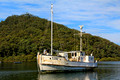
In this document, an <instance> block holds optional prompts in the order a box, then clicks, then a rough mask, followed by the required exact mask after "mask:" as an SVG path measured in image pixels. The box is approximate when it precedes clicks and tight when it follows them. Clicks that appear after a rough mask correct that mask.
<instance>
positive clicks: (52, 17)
mask: <svg viewBox="0 0 120 80" xmlns="http://www.w3.org/2000/svg"><path fill="white" fill-rule="evenodd" d="M52 54H53V4H51V55H52Z"/></svg>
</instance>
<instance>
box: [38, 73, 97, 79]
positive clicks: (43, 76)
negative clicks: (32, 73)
mask: <svg viewBox="0 0 120 80" xmlns="http://www.w3.org/2000/svg"><path fill="white" fill-rule="evenodd" d="M48 79H49V80H98V76H97V72H77V73H57V74H40V73H39V74H38V80H48Z"/></svg>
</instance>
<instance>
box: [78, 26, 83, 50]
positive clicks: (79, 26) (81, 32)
mask: <svg viewBox="0 0 120 80" xmlns="http://www.w3.org/2000/svg"><path fill="white" fill-rule="evenodd" d="M79 27H80V30H81V31H80V51H82V28H83V25H79Z"/></svg>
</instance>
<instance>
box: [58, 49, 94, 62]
mask: <svg viewBox="0 0 120 80" xmlns="http://www.w3.org/2000/svg"><path fill="white" fill-rule="evenodd" d="M59 56H62V57H65V59H66V60H69V61H77V62H94V56H92V54H91V56H88V55H85V52H82V51H70V52H61V53H59Z"/></svg>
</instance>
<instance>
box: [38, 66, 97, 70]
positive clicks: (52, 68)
mask: <svg viewBox="0 0 120 80" xmlns="http://www.w3.org/2000/svg"><path fill="white" fill-rule="evenodd" d="M94 68H95V67H75V66H60V65H40V71H41V72H44V71H52V72H54V71H85V70H92V69H94Z"/></svg>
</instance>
